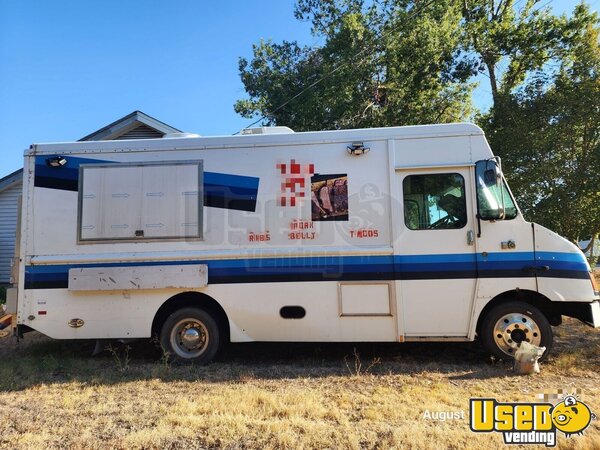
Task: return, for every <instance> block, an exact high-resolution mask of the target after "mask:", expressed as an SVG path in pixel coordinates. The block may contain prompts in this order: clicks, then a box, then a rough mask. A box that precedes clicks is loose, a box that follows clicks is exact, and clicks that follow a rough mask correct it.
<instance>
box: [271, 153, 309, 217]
mask: <svg viewBox="0 0 600 450" xmlns="http://www.w3.org/2000/svg"><path fill="white" fill-rule="evenodd" d="M277 169H278V170H279V171H280V172H281V177H282V178H283V180H282V182H281V195H280V196H279V202H278V203H279V206H296V199H301V198H304V197H305V195H306V194H305V187H306V177H307V176H310V175H313V174H314V173H315V165H314V164H299V163H297V162H296V160H295V159H292V160H291V161H290V162H289V163H277Z"/></svg>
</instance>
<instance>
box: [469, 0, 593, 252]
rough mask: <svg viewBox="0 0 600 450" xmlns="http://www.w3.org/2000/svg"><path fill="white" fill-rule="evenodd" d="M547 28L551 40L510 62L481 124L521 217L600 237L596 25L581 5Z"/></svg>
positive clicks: (575, 235) (575, 237)
mask: <svg viewBox="0 0 600 450" xmlns="http://www.w3.org/2000/svg"><path fill="white" fill-rule="evenodd" d="M545 20H546V19H545ZM545 23H546V25H548V23H551V26H548V27H547V28H545V29H546V30H548V29H552V30H554V31H553V32H552V33H550V31H547V33H550V34H551V35H552V36H554V37H549V38H548V39H547V40H545V41H543V42H546V44H545V45H543V44H542V46H541V47H540V48H539V49H538V53H539V54H538V55H537V56H531V57H530V59H529V60H528V61H529V62H528V63H522V62H518V60H519V58H515V59H509V65H508V67H509V69H508V70H507V72H506V73H504V75H503V77H502V79H501V80H500V81H499V84H498V93H497V98H496V100H495V102H494V106H493V107H492V109H491V110H490V111H489V113H488V114H486V115H485V116H483V117H482V120H481V124H482V126H483V127H484V129H485V130H486V132H487V135H488V139H489V141H490V145H491V146H492V148H493V149H494V151H495V153H497V154H499V155H500V156H502V157H503V161H504V170H505V172H506V173H507V177H508V178H509V180H510V183H511V187H512V189H513V192H514V193H515V195H516V197H517V199H518V201H519V205H520V206H521V208H522V210H523V212H524V214H525V216H526V217H527V218H528V219H530V220H533V221H535V222H538V223H540V224H542V225H545V226H547V227H548V228H551V229H553V230H555V231H557V232H558V233H560V234H562V235H563V236H565V237H567V238H569V239H570V240H572V241H573V242H578V241H580V240H582V239H588V238H590V237H592V238H593V237H595V236H597V235H598V233H599V232H600V121H599V120H598V117H599V113H600V80H599V78H598V74H599V71H600V47H599V32H598V24H599V21H598V16H597V14H595V13H591V12H590V10H589V8H588V7H586V6H585V5H583V4H580V5H578V6H577V7H576V8H575V11H574V13H573V15H572V17H571V18H570V19H567V18H566V17H562V18H560V19H556V20H554V19H552V20H547V21H546V22H545ZM559 31H560V32H559ZM534 47H535V46H534ZM529 53H530V55H532V54H533V53H535V52H534V51H533V50H532V51H530V52H529ZM518 55H520V53H518ZM531 61H535V62H531ZM518 67H525V68H524V69H520V71H519V70H517V68H518ZM515 80H517V81H515ZM591 245H593V239H592V242H590V246H591ZM590 246H588V248H589V247H590ZM588 248H586V249H584V250H587V249H588Z"/></svg>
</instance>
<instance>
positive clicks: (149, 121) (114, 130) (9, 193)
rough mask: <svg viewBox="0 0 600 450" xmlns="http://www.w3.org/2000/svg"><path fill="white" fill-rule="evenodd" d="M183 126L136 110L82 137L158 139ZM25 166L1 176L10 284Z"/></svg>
mask: <svg viewBox="0 0 600 450" xmlns="http://www.w3.org/2000/svg"><path fill="white" fill-rule="evenodd" d="M180 132H181V130H178V129H177V128H174V127H172V126H170V125H167V124H166V123H164V122H161V121H160V120H157V119H155V118H154V117H150V116H149V115H147V114H144V113H143V112H141V111H134V112H132V113H131V114H128V115H126V116H125V117H122V118H120V119H119V120H116V121H114V122H113V123H111V124H109V125H107V126H105V127H103V128H100V129H99V130H98V131H94V132H93V133H91V134H88V135H87V136H85V137H83V138H81V139H79V140H80V141H112V140H117V139H120V140H122V139H155V138H162V137H163V136H164V135H165V134H169V133H180ZM22 178H23V169H19V170H17V171H15V172H13V173H11V174H9V175H7V176H5V177H3V178H1V179H0V285H6V284H10V263H11V259H12V258H13V256H14V253H15V240H16V239H15V238H16V229H17V212H18V203H19V199H20V198H21V192H22V186H23V181H22Z"/></svg>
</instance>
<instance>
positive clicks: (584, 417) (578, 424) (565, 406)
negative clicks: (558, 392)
mask: <svg viewBox="0 0 600 450" xmlns="http://www.w3.org/2000/svg"><path fill="white" fill-rule="evenodd" d="M592 418H595V416H594V414H593V413H592V412H591V411H590V408H588V407H587V405H586V404H585V403H582V402H578V401H577V400H576V399H575V397H573V396H572V395H569V396H567V397H566V398H565V400H564V401H562V402H560V403H557V404H556V405H555V406H554V408H552V422H554V425H555V426H556V428H557V429H558V430H560V431H562V432H563V433H565V435H567V436H570V435H572V434H577V433H579V434H581V433H582V432H583V430H585V429H586V428H587V427H588V425H589V424H590V422H591V421H592Z"/></svg>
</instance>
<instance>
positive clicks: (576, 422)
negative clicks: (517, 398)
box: [469, 395, 596, 447]
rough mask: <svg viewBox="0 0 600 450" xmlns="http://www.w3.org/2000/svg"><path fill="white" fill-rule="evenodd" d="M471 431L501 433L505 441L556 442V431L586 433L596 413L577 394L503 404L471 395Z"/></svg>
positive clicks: (569, 433)
mask: <svg viewBox="0 0 600 450" xmlns="http://www.w3.org/2000/svg"><path fill="white" fill-rule="evenodd" d="M469 411H470V427H471V431H474V432H476V433H492V432H498V433H502V435H503V437H504V443H505V444H545V445H546V447H554V446H555V445H556V435H557V431H560V432H562V433H563V434H564V435H565V436H566V437H570V436H572V435H574V434H579V435H581V434H583V432H584V431H585V429H586V428H587V427H588V426H589V425H590V423H591V422H592V420H594V419H596V415H595V414H594V413H593V412H592V411H591V410H590V408H589V407H588V406H587V405H586V404H585V403H583V402H582V401H581V400H578V399H577V398H576V397H575V396H574V395H567V396H565V397H564V399H563V400H562V401H560V402H558V403H556V404H554V405H553V404H552V403H501V402H497V401H496V399H493V398H472V399H471V401H470V406H469Z"/></svg>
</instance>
